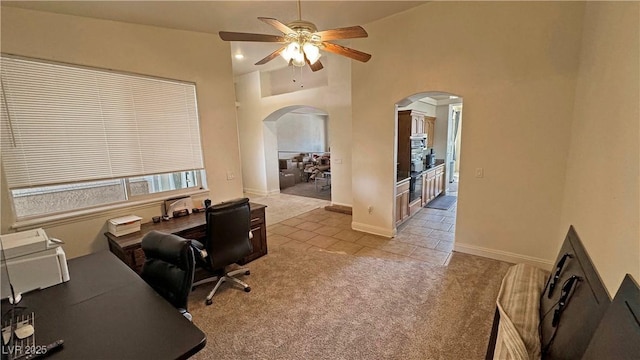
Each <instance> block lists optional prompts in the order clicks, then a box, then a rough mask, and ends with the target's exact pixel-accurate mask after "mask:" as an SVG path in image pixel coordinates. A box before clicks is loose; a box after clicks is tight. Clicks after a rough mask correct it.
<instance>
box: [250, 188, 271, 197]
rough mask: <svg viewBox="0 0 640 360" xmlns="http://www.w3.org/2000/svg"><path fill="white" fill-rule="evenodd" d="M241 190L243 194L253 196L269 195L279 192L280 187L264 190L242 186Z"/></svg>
mask: <svg viewBox="0 0 640 360" xmlns="http://www.w3.org/2000/svg"><path fill="white" fill-rule="evenodd" d="M243 191H244V193H245V194H250V195H255V196H269V195H277V194H280V189H276V190H268V191H264V190H258V189H251V188H244V189H243Z"/></svg>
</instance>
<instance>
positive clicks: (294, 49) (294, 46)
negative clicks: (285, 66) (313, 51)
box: [280, 41, 300, 62]
mask: <svg viewBox="0 0 640 360" xmlns="http://www.w3.org/2000/svg"><path fill="white" fill-rule="evenodd" d="M299 52H300V44H298V43H297V42H296V41H294V42H292V43H290V44H289V45H287V47H286V48H285V49H284V50H283V51H282V52H281V53H280V55H282V58H284V59H285V60H286V61H287V62H289V61H291V59H293V58H294V57H295V55H296V53H299Z"/></svg>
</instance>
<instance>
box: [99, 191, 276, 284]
mask: <svg viewBox="0 0 640 360" xmlns="http://www.w3.org/2000/svg"><path fill="white" fill-rule="evenodd" d="M249 205H250V206H251V232H252V233H253V239H251V243H252V245H253V252H252V253H251V254H250V255H248V256H247V257H245V258H244V259H242V261H240V262H239V263H240V264H246V263H248V262H250V261H253V260H255V259H257V258H259V257H261V256H263V255H266V254H267V224H266V222H265V208H266V206H265V205H261V204H256V203H249ZM151 230H157V231H162V232H165V233H170V234H176V235H178V236H181V237H183V238H186V239H194V240H202V239H204V238H205V236H206V234H207V220H206V219H205V216H204V213H203V212H202V213H193V214H191V215H188V216H183V217H179V218H175V219H170V220H168V221H161V222H159V223H157V224H155V223H152V222H149V223H145V224H142V225H141V226H140V231H138V232H135V233H132V234H128V235H124V236H114V235H113V234H111V233H105V234H104V235H105V236H106V237H107V239H108V240H109V250H111V252H112V253H114V254H115V255H116V256H118V257H119V258H120V260H122V261H124V263H125V264H127V265H129V267H130V268H132V269H133V270H135V271H136V272H137V273H140V271H141V270H142V265H143V264H144V259H145V258H144V252H143V251H142V248H141V247H140V243H141V242H142V238H143V237H144V235H145V234H146V233H148V232H149V231H151Z"/></svg>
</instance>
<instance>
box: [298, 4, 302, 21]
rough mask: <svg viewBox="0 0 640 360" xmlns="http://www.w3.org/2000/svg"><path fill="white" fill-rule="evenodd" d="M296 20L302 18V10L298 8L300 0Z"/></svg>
mask: <svg viewBox="0 0 640 360" xmlns="http://www.w3.org/2000/svg"><path fill="white" fill-rule="evenodd" d="M298 20H302V10H300V0H298Z"/></svg>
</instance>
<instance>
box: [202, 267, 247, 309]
mask: <svg viewBox="0 0 640 360" xmlns="http://www.w3.org/2000/svg"><path fill="white" fill-rule="evenodd" d="M238 275H251V271H250V270H249V269H246V268H240V269H236V270H233V271H229V272H228V273H226V274H224V275H221V276H216V277H212V278H208V279H204V280H200V281H197V282H195V283H193V287H194V288H195V287H196V286H199V285H202V284H207V283H211V282H214V281H217V282H216V285H215V286H214V287H213V289H212V290H211V291H210V292H209V295H207V297H206V299H205V304H207V305H211V304H213V295H215V293H216V291H218V288H219V287H220V285H222V284H223V283H225V282H227V281H231V282H234V283H236V284H239V285H240V286H242V288H243V289H244V291H245V292H250V291H251V287H250V286H249V285H248V284H247V283H245V282H244V281H242V280H240V279H238V278H237V277H236V276H238Z"/></svg>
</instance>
